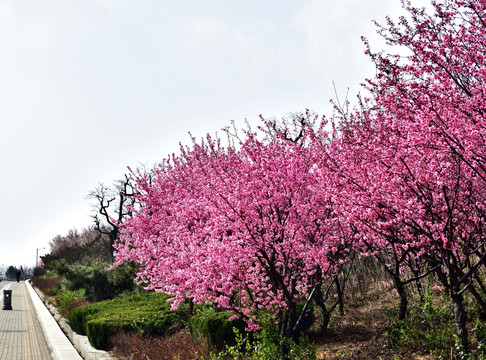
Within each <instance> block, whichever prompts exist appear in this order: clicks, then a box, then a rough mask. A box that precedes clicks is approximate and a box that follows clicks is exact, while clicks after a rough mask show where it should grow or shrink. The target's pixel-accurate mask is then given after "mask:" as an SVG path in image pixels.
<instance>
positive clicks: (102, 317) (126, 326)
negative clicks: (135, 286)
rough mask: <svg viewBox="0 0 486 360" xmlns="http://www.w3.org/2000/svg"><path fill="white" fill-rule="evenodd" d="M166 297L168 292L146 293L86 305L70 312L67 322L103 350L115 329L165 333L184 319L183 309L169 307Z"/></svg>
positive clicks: (94, 345)
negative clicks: (165, 293) (174, 309)
mask: <svg viewBox="0 0 486 360" xmlns="http://www.w3.org/2000/svg"><path fill="white" fill-rule="evenodd" d="M167 299H168V296H167V295H163V294H159V293H155V292H145V293H141V294H136V295H132V296H126V297H122V298H116V299H113V300H107V301H102V302H99V303H95V304H90V305H85V306H82V307H79V308H76V309H73V310H72V311H71V312H70V315H69V325H70V326H71V328H72V329H73V330H74V331H76V332H77V333H78V334H81V335H87V336H88V339H89V342H90V343H91V345H92V346H93V347H95V348H97V349H106V346H107V344H108V339H109V337H110V336H112V335H114V334H115V333H116V331H118V330H126V331H132V332H138V333H143V334H164V333H165V332H166V331H167V330H168V329H169V328H170V327H171V326H173V325H175V324H178V323H182V321H183V319H184V318H185V314H184V310H183V309H179V310H176V311H172V310H170V304H169V303H167Z"/></svg>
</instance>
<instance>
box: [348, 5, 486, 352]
mask: <svg viewBox="0 0 486 360" xmlns="http://www.w3.org/2000/svg"><path fill="white" fill-rule="evenodd" d="M433 6H434V9H435V12H434V14H432V15H429V14H428V13H427V12H426V11H425V10H424V9H418V8H415V7H413V6H412V5H411V4H410V3H409V2H404V8H405V9H406V10H408V14H409V18H406V17H402V18H401V19H400V22H399V23H398V24H396V23H394V22H393V21H392V20H390V19H389V20H388V24H387V26H384V27H381V28H380V32H381V34H382V35H383V36H384V37H385V38H386V40H387V41H388V44H389V45H392V46H394V47H395V48H401V49H405V55H400V54H403V51H402V52H397V53H396V54H386V53H379V54H373V53H372V52H371V50H370V49H369V48H368V54H369V55H370V57H371V58H372V59H373V61H375V63H376V65H377V69H378V73H377V76H376V78H374V79H372V80H369V81H368V89H369V90H370V91H371V93H372V97H371V99H370V100H367V101H366V103H365V109H364V110H363V111H362V112H359V113H356V114H354V115H353V116H351V117H350V118H348V119H347V120H348V122H349V123H351V125H350V126H346V127H345V128H346V129H351V132H352V135H353V136H352V137H351V139H352V141H348V142H347V143H345V144H344V145H343V149H351V151H349V154H350V155H351V156H346V155H345V153H346V150H341V152H340V153H339V154H340V155H341V154H344V158H343V159H342V160H341V161H342V162H343V163H344V164H345V167H346V170H345V171H346V172H345V173H346V176H347V179H348V183H350V184H351V186H350V187H351V188H352V187H354V190H353V189H351V188H349V189H347V190H349V198H348V199H349V201H347V202H346V201H343V204H344V205H346V206H349V205H350V206H351V207H349V209H351V211H349V213H353V214H354V215H355V219H354V221H353V220H350V221H351V222H353V223H354V224H355V225H356V224H364V225H365V228H367V229H368V230H369V232H368V233H365V232H363V231H361V233H362V234H364V236H366V237H367V238H368V239H370V241H371V242H374V243H375V244H376V243H378V242H379V241H383V240H384V241H385V244H386V246H388V247H394V248H395V250H396V251H397V252H396V254H398V255H399V256H402V255H403V254H405V253H407V252H408V254H411V255H413V256H415V257H416V258H417V259H420V261H425V262H426V263H427V264H429V268H431V269H436V270H435V271H436V273H437V275H438V277H439V279H440V280H441V281H442V283H443V284H444V286H445V287H446V289H447V291H448V293H449V295H450V298H451V300H452V303H453V305H454V316H455V320H456V329H457V333H458V336H459V338H460V341H461V345H462V347H463V349H464V351H465V352H466V353H467V351H468V342H467V329H466V318H467V313H466V310H465V309H464V305H463V293H464V292H465V291H470V292H471V293H472V294H473V295H474V296H475V297H476V299H477V300H478V302H479V303H480V304H481V306H483V308H484V304H485V302H484V299H483V298H482V297H481V296H480V295H479V293H478V291H477V290H476V284H478V286H481V287H484V286H483V285H482V284H481V283H478V282H477V280H475V281H473V278H476V279H477V277H475V276H474V274H475V273H476V272H477V271H478V269H479V268H480V267H481V266H484V263H485V261H486V252H485V251H484V245H485V236H484V227H485V211H484V210H485V201H484V200H485V199H484V194H486V192H485V185H486V182H485V179H486V176H485V169H486V168H485V160H486V146H485V145H486V144H485V142H484V140H485V135H486V133H485V116H484V114H485V112H484V111H485V108H484V104H486V98H485V95H486V93H485V76H486V62H485V60H486V47H485V41H484V40H485V38H486V26H485V24H486V23H485V7H486V2H484V1H477V0H468V1H448V2H443V3H442V2H441V3H439V2H437V3H436V2H434V3H433ZM354 123H356V125H355V124H354ZM346 125H348V124H346ZM341 139H342V140H343V141H344V140H345V136H343V137H342V138H341ZM343 198H344V199H346V197H345V196H344V197H343ZM365 228H363V230H364V229H365ZM410 249H411V250H410Z"/></svg>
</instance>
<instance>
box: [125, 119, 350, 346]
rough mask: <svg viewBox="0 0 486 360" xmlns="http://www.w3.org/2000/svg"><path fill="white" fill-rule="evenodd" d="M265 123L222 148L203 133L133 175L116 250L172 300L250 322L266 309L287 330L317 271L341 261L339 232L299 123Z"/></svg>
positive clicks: (292, 331) (318, 281)
mask: <svg viewBox="0 0 486 360" xmlns="http://www.w3.org/2000/svg"><path fill="white" fill-rule="evenodd" d="M266 125H268V126H267V127H266V128H265V130H264V132H265V134H264V136H263V137H262V138H261V136H258V135H257V133H255V132H252V131H251V130H248V131H246V132H244V136H243V138H242V139H240V143H239V144H238V145H237V146H226V147H225V146H222V144H221V142H220V141H219V140H214V139H212V138H211V137H209V136H208V137H207V138H206V140H204V141H202V142H201V143H196V142H194V143H193V145H192V146H188V147H181V152H180V154H179V155H173V156H171V157H170V159H168V160H167V161H165V162H163V163H162V164H161V165H160V166H159V167H158V168H157V169H155V170H154V171H153V172H152V173H150V174H141V173H138V174H134V175H136V179H135V187H136V193H137V194H138V195H136V205H137V207H138V208H137V209H138V210H136V211H135V210H134V211H132V213H133V215H132V216H131V217H130V218H128V219H127V220H126V221H125V222H124V224H123V230H122V237H121V241H120V242H119V243H118V244H117V253H116V256H117V258H118V260H119V263H121V262H123V261H136V262H138V263H139V264H140V273H139V274H138V279H139V280H140V281H142V282H144V283H146V284H147V288H148V289H155V290H156V291H163V292H166V293H169V294H172V295H174V304H173V306H174V308H176V307H177V306H179V305H180V303H181V302H182V301H184V298H185V297H188V298H191V299H192V300H193V301H195V302H196V303H200V304H201V303H204V302H206V301H212V302H214V303H216V304H217V305H218V306H219V307H220V308H224V309H228V310H231V311H233V312H234V313H235V314H237V315H238V316H241V317H243V319H245V320H246V321H247V323H248V324H249V325H250V327H255V325H256V323H255V317H254V315H255V313H254V311H255V310H258V309H266V310H268V311H271V312H272V313H273V314H275V315H276V317H277V319H278V321H280V324H281V329H282V332H283V335H284V336H286V337H291V336H295V335H296V334H297V333H298V332H299V328H300V325H301V323H302V321H303V317H304V316H305V312H306V309H307V307H308V306H309V304H310V301H311V300H312V298H313V296H314V294H315V292H316V290H317V289H319V288H320V286H321V285H322V281H323V279H326V278H329V277H332V276H334V275H335V273H336V271H337V269H338V266H339V265H340V264H342V263H344V262H345V261H346V254H347V252H346V251H345V250H346V249H347V243H346V240H347V238H346V230H345V226H344V225H343V224H342V223H341V222H340V220H339V219H338V218H336V217H335V216H334V215H333V208H332V201H331V199H330V198H329V197H328V196H327V193H326V191H325V187H324V186H322V184H317V183H316V177H315V175H314V171H313V170H314V164H313V162H312V161H311V157H310V156H308V154H307V147H306V146H305V144H306V141H307V140H306V136H305V129H300V130H302V131H300V130H298V131H293V132H292V131H286V130H282V129H280V130H278V129H277V127H276V126H275V124H274V123H271V122H266ZM305 126H306V125H304V127H305ZM286 129H287V128H286ZM287 130H288V129H287ZM292 134H294V135H296V136H294V137H292V136H291V135H292ZM300 301H304V302H305V306H304V309H303V311H302V313H301V314H297V313H296V305H297V303H298V302H300Z"/></svg>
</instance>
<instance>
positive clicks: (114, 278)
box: [65, 263, 136, 301]
mask: <svg viewBox="0 0 486 360" xmlns="http://www.w3.org/2000/svg"><path fill="white" fill-rule="evenodd" d="M108 267H109V264H106V263H88V264H86V265H73V266H70V267H69V269H68V270H67V271H66V273H65V278H66V286H67V288H68V289H70V290H79V289H84V291H85V297H86V299H87V300H89V301H102V300H108V299H113V298H114V297H116V296H119V295H121V294H123V293H126V292H130V291H133V290H134V289H135V287H136V284H135V282H134V280H133V279H134V277H135V268H134V267H133V266H132V265H130V264H125V265H122V266H119V267H116V268H114V269H112V270H108Z"/></svg>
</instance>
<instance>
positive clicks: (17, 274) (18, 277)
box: [15, 270, 22, 282]
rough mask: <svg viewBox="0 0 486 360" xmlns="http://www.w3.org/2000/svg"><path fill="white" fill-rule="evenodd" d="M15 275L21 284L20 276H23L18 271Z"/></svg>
mask: <svg viewBox="0 0 486 360" xmlns="http://www.w3.org/2000/svg"><path fill="white" fill-rule="evenodd" d="M15 275H16V276H17V282H20V275H22V273H21V272H20V270H17V273H16V274H15Z"/></svg>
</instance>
